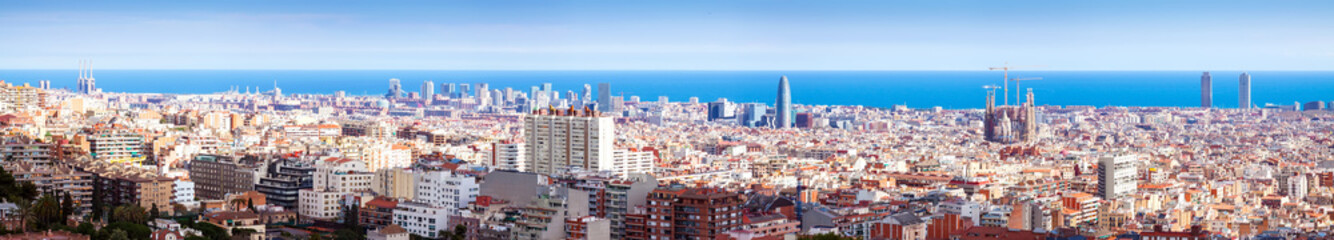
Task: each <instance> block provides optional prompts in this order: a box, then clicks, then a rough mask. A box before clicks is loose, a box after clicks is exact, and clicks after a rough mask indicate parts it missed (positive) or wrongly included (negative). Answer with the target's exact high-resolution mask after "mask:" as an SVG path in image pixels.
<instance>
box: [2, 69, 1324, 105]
mask: <svg viewBox="0 0 1334 240" xmlns="http://www.w3.org/2000/svg"><path fill="white" fill-rule="evenodd" d="M1200 73H1201V72H1198V71H1045V72H1043V71H1015V72H1011V77H1042V78H1044V79H1043V80H1037V81H1026V82H1024V83H1023V84H1022V85H1021V87H1022V88H1025V89H1026V88H1032V89H1033V92H1034V95H1036V97H1035V98H1036V101H1037V103H1038V105H1093V106H1179V107H1194V106H1199V103H1200V100H1199V97H1200V96H1199V92H1200V90H1199V88H1200V85H1199V84H1200V82H1199V81H1200V79H1199V78H1200ZM1211 73H1212V75H1213V79H1214V80H1213V82H1214V106H1215V107H1222V108H1232V107H1236V106H1237V75H1239V74H1240V73H1241V72H1237V71H1214V72H1211ZM1250 73H1251V75H1252V77H1253V82H1254V83H1253V87H1252V89H1253V90H1252V91H1253V94H1252V96H1253V97H1252V98H1253V99H1255V104H1256V105H1260V106H1263V105H1264V104H1265V103H1274V104H1281V105H1287V104H1292V103H1293V102H1294V101H1298V102H1303V103H1305V102H1308V101H1316V100H1320V101H1332V100H1334V72H1328V71H1319V72H1310V71H1305V72H1296V71H1279V72H1276V71H1258V72H1250ZM95 74H96V75H95V77H97V84H98V87H101V88H103V89H104V90H105V91H108V92H141V93H147V92H152V93H213V92H222V91H226V90H228V89H229V88H230V87H231V86H238V87H240V89H241V91H244V89H245V88H244V86H252V90H251V91H254V87H258V88H260V89H261V90H263V91H268V90H270V89H272V87H273V82H274V81H275V80H276V81H277V82H278V86H279V87H281V88H283V93H286V94H293V93H296V94H303V93H315V94H332V93H333V92H334V91H338V90H343V91H347V94H349V95H381V94H384V92H385V91H386V89H387V88H388V85H389V81H388V80H389V79H390V78H398V79H401V80H402V82H403V88H404V90H407V91H419V88H420V86H421V82H422V81H424V80H432V81H435V83H436V84H437V87H436V89H437V90H436V91H437V92H440V91H441V90H440V87H439V86H438V85H439V84H441V83H468V84H476V83H488V84H490V87H491V88H492V89H504V88H505V87H512V88H514V89H515V90H516V91H528V89H529V87H530V86H537V85H540V84H541V83H547V82H549V83H552V85H553V87H554V88H555V89H559V90H561V91H562V92H563V91H565V90H572V91H575V93H579V94H582V91H583V90H582V89H583V84H591V85H593V87H594V94H596V92H597V89H596V87H597V83H599V82H609V83H611V86H612V90H613V94H620V93H622V92H623V93H624V95H625V96H626V97H627V100H628V97H629V96H632V95H637V96H640V98H641V100H642V101H656V100H657V96H668V97H669V98H670V100H671V101H686V100H687V99H688V98H689V97H692V96H695V97H699V99H700V101H701V102H708V101H713V100H715V99H717V98H720V97H725V98H728V99H729V100H731V101H735V102H765V103H767V104H769V105H772V104H773V99H774V94H775V92H776V91H777V90H776V89H777V84H778V77H779V76H782V75H787V76H788V78H789V79H790V80H791V84H792V95H793V102H794V103H798V104H829V105H864V106H873V107H891V106H893V105H896V104H907V105H908V106H909V107H914V108H927V107H933V106H941V107H945V108H951V109H957V108H981V107H983V105H984V102H983V99H984V98H985V96H986V92H985V90H984V89H983V88H982V87H981V86H983V85H1001V78H1002V77H1001V72H999V71H432V70H354V71H323V70H311V71H306V70H98V71H96V72H95ZM75 75H76V74H75V72H74V71H71V70H0V79H3V80H5V81H8V82H13V83H19V84H22V83H24V82H31V83H33V84H36V81H37V80H52V87H53V88H69V87H72V86H73V85H74V76H75ZM1011 84H1013V83H1011ZM1011 87H1012V88H1013V85H1011ZM997 96H998V98H999V97H1000V96H1001V94H1000V93H997ZM561 97H565V96H564V94H563V93H562V95H561ZM1009 97H1010V102H1011V103H1013V102H1014V101H1015V96H1014V94H1013V89H1011V94H1010V96H1009ZM997 102H998V103H1000V102H1002V101H1001V100H999V99H998V100H997Z"/></svg>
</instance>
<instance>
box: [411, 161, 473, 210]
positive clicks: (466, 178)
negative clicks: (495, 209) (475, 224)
mask: <svg viewBox="0 0 1334 240" xmlns="http://www.w3.org/2000/svg"><path fill="white" fill-rule="evenodd" d="M416 176H417V178H416V179H417V181H416V182H415V185H416V186H417V188H416V193H417V194H416V196H415V197H413V199H416V202H418V203H422V204H426V205H428V206H434V207H440V208H443V209H445V210H446V213H448V214H449V215H451V216H452V215H459V214H460V209H464V208H467V207H468V204H469V203H472V202H473V201H475V200H477V195H478V192H479V191H480V189H481V185H478V184H477V178H476V177H475V176H472V175H469V174H458V173H455V172H453V171H426V172H420V173H417V175H416Z"/></svg>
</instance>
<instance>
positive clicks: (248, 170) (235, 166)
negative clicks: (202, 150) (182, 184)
mask: <svg viewBox="0 0 1334 240" xmlns="http://www.w3.org/2000/svg"><path fill="white" fill-rule="evenodd" d="M260 171H261V170H260V169H259V166H258V165H254V164H246V163H243V162H242V161H241V160H240V159H236V158H232V157H227V156H218V155H199V156H195V158H194V160H193V161H190V180H192V181H194V182H195V196H196V197H199V198H200V199H208V200H223V199H224V197H226V196H227V194H233V193H242V192H248V191H251V190H254V189H255V182H256V180H258V178H259V176H261V175H263V172H260Z"/></svg>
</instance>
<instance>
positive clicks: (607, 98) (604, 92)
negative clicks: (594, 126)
mask: <svg viewBox="0 0 1334 240" xmlns="http://www.w3.org/2000/svg"><path fill="white" fill-rule="evenodd" d="M611 110H612V107H611V84H610V83H598V111H603V112H610V111H611Z"/></svg>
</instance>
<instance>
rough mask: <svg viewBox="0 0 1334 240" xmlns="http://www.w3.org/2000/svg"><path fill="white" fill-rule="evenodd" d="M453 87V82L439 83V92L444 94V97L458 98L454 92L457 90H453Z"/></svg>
mask: <svg viewBox="0 0 1334 240" xmlns="http://www.w3.org/2000/svg"><path fill="white" fill-rule="evenodd" d="M454 87H455V85H454V84H453V83H441V84H440V94H442V95H445V96H446V97H449V98H458V95H457V94H455V93H458V91H455V90H454Z"/></svg>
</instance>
